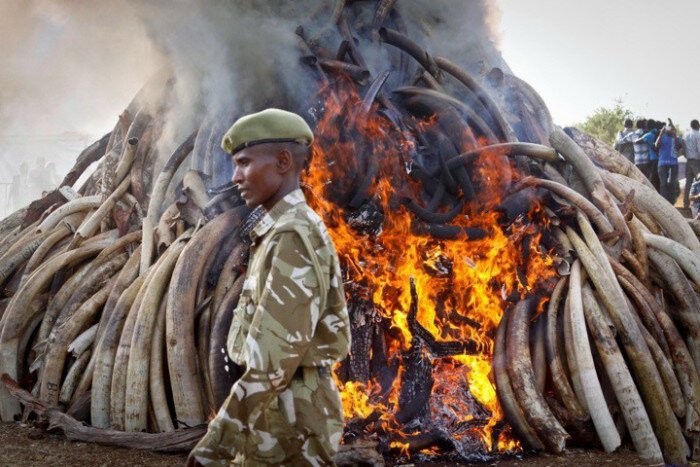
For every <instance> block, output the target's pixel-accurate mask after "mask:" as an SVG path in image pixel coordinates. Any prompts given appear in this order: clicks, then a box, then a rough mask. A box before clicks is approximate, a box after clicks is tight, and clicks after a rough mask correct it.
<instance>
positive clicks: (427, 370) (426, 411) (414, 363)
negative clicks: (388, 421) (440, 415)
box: [396, 338, 435, 423]
mask: <svg viewBox="0 0 700 467" xmlns="http://www.w3.org/2000/svg"><path fill="white" fill-rule="evenodd" d="M403 367H404V372H403V374H402V376H401V390H400V391H399V409H398V411H397V412H396V420H398V422H399V423H408V422H410V421H411V420H414V419H422V418H424V417H429V415H430V394H431V393H432V390H433V384H434V382H435V381H434V379H433V365H432V363H431V361H430V357H429V356H428V352H427V349H426V347H425V344H424V343H423V342H422V340H421V339H418V338H414V339H413V341H412V342H411V348H410V349H409V350H408V351H406V352H405V353H404V357H403Z"/></svg>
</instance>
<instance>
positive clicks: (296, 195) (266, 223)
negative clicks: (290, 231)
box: [250, 188, 306, 242]
mask: <svg viewBox="0 0 700 467" xmlns="http://www.w3.org/2000/svg"><path fill="white" fill-rule="evenodd" d="M305 202H306V198H305V197H304V193H303V192H302V191H301V189H299V188H297V189H296V190H294V191H292V192H290V193H288V194H287V195H286V196H285V197H284V198H282V199H281V200H279V201H277V203H276V204H275V205H274V206H272V208H271V209H270V210H269V211H267V212H266V213H265V215H264V216H263V218H262V219H260V222H258V225H256V226H255V227H254V228H253V230H252V231H251V232H250V239H251V240H253V242H255V241H256V240H257V239H258V238H260V237H262V236H263V235H265V234H266V233H267V232H269V231H270V229H271V228H272V226H273V225H275V222H277V220H278V219H279V218H280V217H282V214H284V213H285V212H287V211H289V210H290V209H292V208H293V207H294V206H296V205H298V204H301V203H305Z"/></svg>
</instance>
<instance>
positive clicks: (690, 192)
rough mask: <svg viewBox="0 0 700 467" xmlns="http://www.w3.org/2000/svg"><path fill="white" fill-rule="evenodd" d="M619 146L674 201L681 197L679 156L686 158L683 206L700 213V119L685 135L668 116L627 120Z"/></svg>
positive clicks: (654, 184) (670, 200) (673, 202)
mask: <svg viewBox="0 0 700 467" xmlns="http://www.w3.org/2000/svg"><path fill="white" fill-rule="evenodd" d="M615 149H617V150H618V151H620V152H621V153H622V154H623V155H625V157H627V158H628V159H629V160H630V161H631V162H633V163H634V165H635V166H637V168H638V169H639V170H640V171H641V172H642V173H643V174H644V175H645V176H646V177H647V178H648V179H649V181H650V182H651V184H652V185H653V186H654V188H656V190H657V191H658V192H659V193H660V194H661V196H663V197H664V198H665V199H666V200H668V202H669V203H671V204H674V205H675V204H676V200H677V199H678V197H679V196H680V183H679V180H678V157H679V156H681V155H683V156H685V158H686V161H687V162H686V164H685V186H684V188H683V207H685V208H688V207H690V208H691V212H692V215H693V217H697V216H698V212H700V122H698V120H693V121H691V122H690V129H689V130H688V131H687V132H685V134H683V135H681V134H679V132H678V131H677V129H676V127H675V125H674V124H673V122H672V121H671V119H668V121H667V122H666V123H664V122H660V121H658V120H651V119H648V120H647V119H639V120H637V121H636V122H633V121H632V120H630V119H627V120H625V123H624V128H623V129H622V130H621V131H620V132H619V133H618V135H617V138H616V141H615Z"/></svg>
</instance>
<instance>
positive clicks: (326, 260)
mask: <svg viewBox="0 0 700 467" xmlns="http://www.w3.org/2000/svg"><path fill="white" fill-rule="evenodd" d="M250 237H251V239H252V245H251V252H250V253H251V254H250V264H249V267H248V272H247V275H246V279H245V283H244V286H243V291H242V293H241V297H240V299H239V302H238V306H237V307H236V309H235V311H234V316H233V321H232V324H231V328H230V331H229V335H228V341H227V347H228V352H229V355H230V356H231V358H232V359H233V361H234V362H236V363H237V364H239V365H241V366H243V367H244V368H245V371H244V373H243V376H242V377H241V378H240V379H239V380H238V381H237V382H236V383H235V384H234V386H233V388H232V389H231V395H230V396H229V398H228V399H227V400H226V402H225V403H224V405H223V407H222V408H221V409H220V410H219V412H218V414H217V416H216V417H215V419H214V420H212V422H211V423H210V424H209V432H208V434H207V436H206V437H205V439H204V440H203V442H202V443H200V445H199V446H198V449H195V455H196V457H197V459H198V460H199V461H200V462H201V463H203V464H205V465H207V464H208V463H207V462H204V461H206V460H207V457H208V456H207V455H206V450H207V449H206V448H205V445H208V447H209V448H210V449H215V450H216V451H218V455H217V454H215V453H211V454H212V458H217V457H218V456H219V455H222V454H223V453H222V450H224V451H226V454H229V455H231V454H235V453H237V452H241V450H242V449H243V445H244V442H245V437H246V436H248V433H249V431H250V429H251V427H253V426H254V424H255V421H256V419H257V418H258V417H259V416H260V414H261V412H262V410H263V409H264V408H265V407H266V406H267V405H268V404H270V403H272V402H273V401H274V400H276V398H277V397H278V396H279V395H280V394H281V393H282V392H283V391H284V390H285V388H287V387H288V385H289V384H290V382H291V380H292V378H293V376H294V374H295V372H296V371H297V368H298V367H327V368H328V369H329V370H330V366H331V365H332V364H333V363H335V362H337V361H339V360H341V359H343V358H344V357H345V356H346V355H347V353H348V352H349V349H350V324H349V319H348V311H347V308H346V306H345V294H344V291H343V282H342V276H341V273H340V266H339V263H338V257H337V255H336V252H335V247H334V246H333V243H332V241H331V238H330V236H329V235H328V231H327V230H326V227H325V225H324V224H323V221H322V220H321V218H320V217H319V216H318V215H317V214H316V213H315V212H314V211H313V210H312V209H311V208H310V207H309V206H308V204H306V200H305V198H304V195H303V193H302V191H301V190H295V191H293V192H291V193H289V194H288V195H287V196H285V197H284V198H283V199H282V200H280V201H279V202H278V203H277V204H275V206H274V207H273V208H272V209H271V210H270V211H269V212H267V213H266V214H265V216H264V217H263V218H262V219H261V220H260V222H259V223H258V225H256V226H255V228H254V229H253V231H252V232H251V234H250ZM207 438H208V439H209V441H207ZM214 442H218V444H219V445H218V446H216V447H214V446H212V444H213V443H214ZM200 447H201V448H205V449H204V451H203V450H202V449H199V448H200ZM226 457H228V456H226Z"/></svg>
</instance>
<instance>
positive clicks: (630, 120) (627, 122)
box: [625, 118, 632, 128]
mask: <svg viewBox="0 0 700 467" xmlns="http://www.w3.org/2000/svg"><path fill="white" fill-rule="evenodd" d="M625 128H632V119H631V118H628V119H626V120H625Z"/></svg>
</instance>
